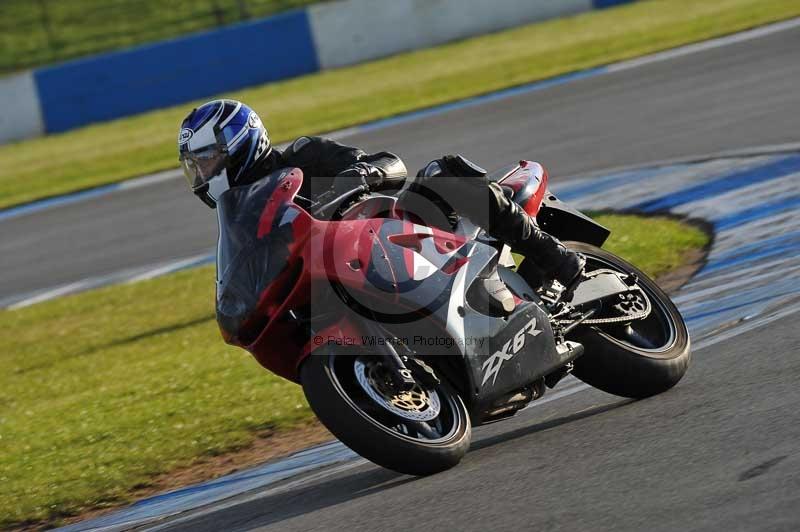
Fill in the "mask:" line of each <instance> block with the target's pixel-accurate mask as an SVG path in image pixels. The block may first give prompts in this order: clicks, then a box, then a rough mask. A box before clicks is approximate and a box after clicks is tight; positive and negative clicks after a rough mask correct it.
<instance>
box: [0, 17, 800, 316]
mask: <svg viewBox="0 0 800 532" xmlns="http://www.w3.org/2000/svg"><path fill="white" fill-rule="evenodd" d="M798 50H800V28H794V29H790V30H787V31H782V32H779V33H775V34H772V35H767V36H764V37H760V38H758V39H754V40H749V41H746V42H741V43H738V44H732V45H729V46H724V47H720V48H715V49H711V50H706V51H702V52H699V53H695V54H691V55H686V56H683V57H677V58H674V59H671V60H666V61H661V62H655V63H652V64H646V65H644V66H641V67H638V68H635V69H629V70H624V71H620V72H614V73H608V74H604V75H600V76H594V77H588V78H584V79H580V80H576V81H574V82H571V83H568V84H563V85H559V86H555V87H552V88H549V89H544V90H540V91H536V92H531V93H528V94H521V95H517V96H513V97H509V98H506V99H503V100H500V101H493V102H488V103H486V104H482V105H479V106H472V107H466V108H461V109H454V110H452V111H449V112H447V113H444V114H439V115H435V116H430V117H427V118H421V119H419V120H416V121H413V122H405V123H400V124H397V125H395V126H391V127H386V128H383V129H380V130H374V131H369V132H366V133H362V134H358V133H356V134H354V135H350V136H347V137H346V138H345V139H344V140H345V141H346V142H349V143H352V144H356V145H360V146H364V147H365V148H366V149H369V150H381V149H391V150H394V151H396V152H397V153H398V154H400V155H401V156H402V157H403V158H404V159H405V160H406V163H407V165H408V167H409V168H412V169H413V168H417V167H419V166H421V165H422V164H423V163H424V162H426V161H427V160H429V159H431V158H433V157H435V156H437V155H439V154H441V153H448V152H460V153H463V154H465V155H467V156H468V157H470V158H472V159H474V160H475V161H477V162H479V163H480V164H482V165H483V166H486V167H488V168H492V167H497V166H501V165H504V164H507V163H508V162H509V161H513V160H515V159H519V158H533V159H536V160H539V161H541V162H543V163H544V164H545V166H547V167H548V168H549V169H550V173H551V176H552V178H553V182H554V187H555V189H556V191H558V183H559V180H560V179H564V176H569V175H571V174H576V173H580V172H585V171H589V170H594V169H602V168H608V167H616V166H620V165H627V164H633V163H644V162H649V161H654V160H661V159H665V158H672V157H680V156H688V155H695V154H703V153H708V152H716V151H721V150H729V149H735V148H745V147H750V146H757V145H767V144H780V143H786V142H795V141H797V140H798V127H797V124H798V109H800V90H798V87H800V58H799V57H798V55H799V54H798ZM476 75H480V73H476ZM365 105H369V102H365ZM176 127H177V126H176ZM132 134H135V132H132ZM215 238H216V227H215V220H214V216H213V215H212V213H211V212H210V211H208V209H206V208H205V207H203V206H202V205H201V204H200V203H199V202H198V201H197V200H196V199H195V198H194V197H192V196H191V195H190V194H188V193H187V190H186V185H185V183H184V182H183V181H182V180H179V179H174V180H168V181H165V182H162V183H159V184H156V185H151V186H145V187H139V188H135V189H131V190H125V191H120V192H117V193H112V194H109V195H104V196H102V197H98V198H95V199H90V200H86V201H81V202H76V203H73V204H69V205H64V206H61V207H57V208H53V209H48V210H45V211H41V212H38V213H34V214H30V215H24V216H18V217H14V218H11V219H8V220H3V221H0V255H1V256H2V257H3V276H2V278H0V300H3V299H8V298H9V297H11V296H15V295H19V294H28V293H31V292H34V291H37V290H44V289H50V288H53V287H58V286H60V285H64V284H66V283H73V282H76V281H79V280H81V279H86V278H91V277H98V276H104V275H110V274H114V273H116V272H119V271H120V270H123V269H128V268H136V267H147V266H148V265H154V264H158V263H161V262H163V261H169V260H177V259H184V258H186V257H191V256H196V255H198V254H207V253H209V252H210V251H211V249H212V248H213V244H214V241H215Z"/></svg>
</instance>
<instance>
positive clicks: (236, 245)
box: [217, 169, 565, 408]
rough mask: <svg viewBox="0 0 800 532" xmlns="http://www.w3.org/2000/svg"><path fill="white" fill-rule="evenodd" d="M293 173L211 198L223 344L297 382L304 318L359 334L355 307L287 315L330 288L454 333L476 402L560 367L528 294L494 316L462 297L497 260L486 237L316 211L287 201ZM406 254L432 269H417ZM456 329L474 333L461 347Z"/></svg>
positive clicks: (308, 348)
mask: <svg viewBox="0 0 800 532" xmlns="http://www.w3.org/2000/svg"><path fill="white" fill-rule="evenodd" d="M513 173H514V172H511V174H513ZM511 174H509V175H511ZM302 179H303V176H302V172H301V171H300V170H299V169H289V170H282V171H279V172H276V173H273V174H271V175H269V176H267V177H265V178H263V179H261V180H259V181H258V182H256V183H254V184H252V185H249V186H244V187H235V188H233V189H231V190H229V191H227V192H225V193H224V194H222V196H221V197H220V200H219V202H218V209H219V214H218V215H219V219H220V226H221V230H220V242H219V253H218V255H219V256H218V265H217V267H218V271H219V272H220V274H219V279H218V285H217V318H218V323H219V325H220V328H221V330H222V333H223V337H224V338H225V339H226V341H228V342H229V343H231V344H234V345H238V346H240V347H243V348H245V349H247V350H248V351H250V352H251V353H252V354H253V355H254V356H255V358H256V359H257V360H258V361H259V363H261V364H262V365H263V366H265V367H267V368H268V369H270V370H271V371H273V372H274V373H276V374H278V375H281V376H283V377H285V378H287V379H290V380H293V381H297V378H298V377H297V368H298V367H299V364H300V363H301V362H302V360H303V359H304V357H305V356H307V355H308V354H310V353H311V352H312V351H313V350H314V349H315V348H317V347H319V344H313V345H312V343H311V336H312V327H313V331H314V332H315V333H317V332H319V331H326V332H327V333H328V334H331V335H334V337H336V335H345V334H347V335H351V337H356V336H357V335H358V334H359V332H361V333H363V331H364V329H363V328H362V327H360V319H359V318H362V319H363V317H364V316H363V315H362V316H358V315H355V314H354V313H353V312H350V310H351V309H345V310H346V312H345V311H340V312H339V314H338V315H337V314H336V313H335V312H334V313H329V315H327V316H325V315H324V314H325V313H324V312H323V313H322V314H323V319H324V320H327V321H324V320H323V321H322V323H321V325H319V326H318V325H312V324H311V323H310V322H309V321H308V320H307V319H306V320H305V321H304V320H303V319H302V316H301V318H300V319H298V318H297V317H296V316H295V315H294V311H295V310H299V311H302V310H303V309H306V310H308V309H309V308H310V306H311V305H312V304H314V305H318V304H321V303H323V302H324V301H325V300H326V298H328V297H329V296H330V294H332V293H334V291H335V290H333V289H332V287H334V286H336V287H339V288H338V289H337V290H347V291H350V292H352V293H353V294H356V295H358V296H359V297H362V298H364V299H363V301H365V302H367V303H371V304H373V307H376V308H378V309H380V308H385V309H387V310H388V311H391V312H385V313H384V314H387V315H389V314H393V315H395V317H396V315H397V314H398V313H399V314H400V315H401V318H402V319H400V320H395V322H397V321H399V322H401V323H402V322H404V320H405V321H406V322H408V323H411V326H412V327H413V326H414V324H417V327H419V325H418V324H419V323H421V322H420V321H419V320H420V319H422V317H426V319H425V320H424V321H425V324H426V326H428V327H432V328H433V329H435V330H438V331H439V334H440V335H441V336H443V337H447V338H451V339H453V340H454V341H455V342H462V343H461V344H458V349H457V350H456V352H455V355H456V356H457V357H458V358H459V359H460V360H462V361H463V366H464V369H465V371H464V373H465V374H464V375H462V376H461V379H462V380H463V381H464V382H463V385H464V387H465V388H467V389H468V391H469V393H468V394H466V396H465V399H466V400H468V401H470V402H472V403H474V404H476V405H479V408H480V405H483V406H487V407H488V406H489V405H491V403H492V402H493V401H495V400H496V399H497V398H499V397H501V396H503V395H506V394H508V393H509V392H512V391H515V390H517V389H519V388H521V387H524V386H526V385H528V384H530V383H531V382H532V381H534V380H535V379H538V378H540V377H542V376H544V375H546V374H547V373H549V372H551V371H552V370H553V369H555V368H557V367H558V366H559V365H563V363H564V362H565V361H561V360H559V354H558V352H557V351H556V349H555V345H554V340H553V332H552V330H551V329H550V326H549V322H548V320H547V315H546V313H545V311H544V310H543V308H542V307H541V306H540V304H539V302H538V300H536V299H533V298H532V299H530V300H522V299H520V298H519V297H518V298H517V305H516V308H515V309H514V311H513V312H511V313H510V315H508V316H507V317H506V319H502V318H497V317H492V316H487V315H485V314H482V313H480V312H478V311H477V310H476V309H474V308H472V306H471V305H470V304H469V303H468V301H467V299H466V293H467V291H468V289H469V288H470V286H471V285H472V283H474V282H475V280H476V279H478V278H479V276H480V275H486V273H487V272H489V271H491V270H492V269H493V268H496V267H497V261H498V258H499V252H498V249H497V248H498V246H497V242H495V241H493V240H491V239H483V240H481V239H473V237H474V236H475V234H474V232H472V233H469V232H465V231H461V232H458V231H456V232H455V233H448V232H445V231H441V230H438V229H433V228H427V227H421V226H414V224H412V223H411V222H409V221H406V220H400V219H391V218H361V217H360V216H357V217H356V218H357V219H354V220H345V221H340V222H331V221H324V220H317V219H314V218H313V217H312V216H311V215H310V214H309V213H308V212H307V211H305V210H304V209H303V208H301V207H300V206H299V205H298V204H297V203H295V202H294V197H295V195H296V194H297V191H298V190H299V188H300V186H301V184H302ZM539 184H540V185H542V183H541V182H540V183H539ZM540 188H541V187H540ZM519 190H521V191H525V190H526V189H525V188H524V187H523V188H520V189H519ZM382 201H385V200H382ZM415 254H417V255H420V256H422V257H424V258H425V260H426V261H427V262H428V263H429V264H430V265H432V266H433V268H431V269H430V271H429V272H425V274H422V273H421V272H420V264H421V262H420V261H419V257H416V256H415ZM333 297H335V296H333ZM378 305H382V307H381V306H378ZM336 308H339V309H341V308H342V305H341V304H340V305H339V307H336ZM398 310H399V311H400V312H398ZM301 313H302V312H301ZM404 313H406V314H408V316H403V314H404ZM406 317H413V318H414V319H413V320H411V321H408V320H406V319H405V318H406ZM386 324H387V327H390V328H394V327H395V326H396V325H397V323H393V322H392V320H387V321H386ZM528 329H529V330H528ZM520 331H522V333H520ZM533 331H536V333H535V334H534V333H533ZM520 334H522V337H521V338H522V340H520V336H519V335H520ZM465 337H471V338H477V339H480V338H484V339H485V341H484V342H483V343H480V344H479V343H477V342H476V343H472V344H465V343H463V339H464V338H465ZM515 338H516V341H515ZM509 341H511V342H512V343H511V344H509V343H508V342H509ZM509 345H511V346H512V347H513V348H509V347H508V346H509ZM517 348H518V349H517ZM509 349H511V350H509ZM445 353H446V354H454V352H453V351H452V350H450V351H446V352H445ZM420 354H422V355H425V353H420Z"/></svg>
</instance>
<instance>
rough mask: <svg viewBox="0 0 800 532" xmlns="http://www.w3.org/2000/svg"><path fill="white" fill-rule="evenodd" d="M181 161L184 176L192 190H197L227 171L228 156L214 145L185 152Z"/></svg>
mask: <svg viewBox="0 0 800 532" xmlns="http://www.w3.org/2000/svg"><path fill="white" fill-rule="evenodd" d="M180 160H181V168H182V169H183V175H184V176H186V180H187V181H188V182H189V186H191V187H192V190H196V189H197V188H199V187H201V186H203V185H205V184H206V183H208V181H209V180H210V179H211V178H212V177H215V176H217V175H219V174H220V173H221V172H222V170H224V169H225V166H226V164H227V162H228V154H227V153H226V152H225V151H223V150H221V149H220V148H219V147H218V146H217V145H212V146H207V147H205V148H203V149H200V150H195V151H190V152H185V153H183V154H181V158H180Z"/></svg>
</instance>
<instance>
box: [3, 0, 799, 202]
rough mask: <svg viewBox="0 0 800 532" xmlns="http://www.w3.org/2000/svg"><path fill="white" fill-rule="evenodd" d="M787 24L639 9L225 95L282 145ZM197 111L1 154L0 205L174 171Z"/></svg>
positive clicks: (715, 10) (689, 6)
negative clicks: (186, 123) (186, 126)
mask: <svg viewBox="0 0 800 532" xmlns="http://www.w3.org/2000/svg"><path fill="white" fill-rule="evenodd" d="M794 16H800V2H797V1H796V0H708V1H703V2H699V1H697V0H649V1H641V2H636V3H633V4H629V5H625V6H621V7H616V8H613V9H608V10H603V11H596V12H589V13H585V14H582V15H578V16H575V17H571V18H565V19H557V20H552V21H548V22H544V23H540V24H535V25H531V26H524V27H520V28H516V29H513V30H508V31H504V32H500V33H496V34H492V35H486V36H481V37H477V38H473V39H469V40H465V41H461V42H457V43H453V44H449V45H445V46H440V47H437V48H431V49H428V50H422V51H417V52H413V53H407V54H402V55H397V56H394V57H391V58H388V59H384V60H380V61H374V62H371V63H367V64H363V65H359V66H355V67H349V68H343V69H339V70H333V71H328V72H323V73H319V74H314V75H310V76H305V77H302V78H297V79H294V80H289V81H284V82H280V83H273V84H269V85H264V86H261V87H255V88H251V89H247V90H242V91H238V92H233V93H229V94H226V95H225V96H227V97H233V98H238V99H241V100H244V101H246V102H248V103H249V104H250V105H252V106H253V107H254V108H255V109H257V110H258V111H259V113H260V114H262V117H263V118H264V120H265V121H266V123H267V124H269V126H270V129H271V134H272V137H273V139H275V140H276V141H283V140H287V139H290V138H293V137H295V136H298V135H301V134H311V133H315V132H324V131H331V130H334V129H338V128H342V127H346V126H349V125H353V124H357V123H362V122H365V121H369V120H374V119H378V118H383V117H387V116H391V115H395V114H398V113H402V112H406V111H411V110H414V109H418V108H422V107H427V106H432V105H436V104H440V103H444V102H449V101H453V100H458V99H461V98H466V97H469V96H474V95H477V94H481V93H486V92H490V91H493V90H498V89H502V88H506V87H510V86H514V85H518V84H522V83H527V82H531V81H535V80H538V79H543V78H547V77H551V76H555V75H558V74H563V73H565V72H570V71H575V70H580V69H585V68H589V67H593V66H597V65H601V64H605V63H609V62H613V61H619V60H623V59H628V58H631V57H636V56H640V55H643V54H647V53H651V52H655V51H658V50H663V49H667V48H671V47H675V46H679V45H682V44H686V43H689V42H694V41H698V40H703V39H707V38H711V37H715V36H719V35H723V34H726V33H731V32H735V31H739V30H743V29H746V28H750V27H753V26H758V25H761V24H765V23H768V22H773V21H776V20H781V19H786V18H790V17H794ZM195 103H197V102H195ZM192 105H193V104H192V103H187V104H185V105H180V106H177V107H172V108H169V109H164V110H160V111H155V112H151V113H147V114H143V115H139V116H134V117H130V118H125V119H121V120H117V121H114V122H108V123H104V124H98V125H94V126H89V127H86V128H83V129H80V130H75V131H71V132H67V133H63V134H59V135H52V136H48V137H42V138H39V139H33V140H29V141H25V142H20V143H16V144H10V145H5V146H2V147H0V208H2V207H7V206H10V205H14V204H19V203H24V202H28V201H31V200H34V199H37V198H42V197H46V196H52V195H56V194H62V193H66V192H71V191H75V190H79V189H83V188H87V187H91V186H96V185H100V184H104V183H110V182H115V181H119V180H122V179H126V178H130V177H134V176H137V175H142V174H146V173H149V172H154V171H157V170H163V169H166V168H171V167H175V166H176V148H175V136H176V134H177V129H178V124H179V123H180V120H181V119H182V118H183V116H184V115H185V114H186V112H187V110H188V109H190V108H191V106H192Z"/></svg>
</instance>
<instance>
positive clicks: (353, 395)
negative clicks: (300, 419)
mask: <svg viewBox="0 0 800 532" xmlns="http://www.w3.org/2000/svg"><path fill="white" fill-rule="evenodd" d="M355 350H357V349H354V348H349V349H347V348H332V349H328V350H327V351H324V352H322V353H318V354H312V355H310V356H309V357H308V358H307V359H306V360H305V361H304V362H303V364H302V366H301V368H300V381H301V384H302V386H303V391H304V393H305V395H306V399H307V400H308V403H309V405H310V406H311V409H312V410H313V411H314V413H315V414H316V416H317V417H318V418H319V420H320V421H321V422H322V424H323V425H325V427H326V428H327V429H328V430H329V431H331V433H333V435H334V436H336V437H337V438H338V439H339V440H340V441H341V442H342V443H344V444H345V445H347V446H348V447H349V448H351V449H352V450H354V451H355V452H356V453H358V454H359V455H361V456H363V457H364V458H366V459H368V460H370V461H372V462H374V463H376V464H378V465H380V466H383V467H385V468H387V469H392V470H394V471H397V472H399V473H404V474H408V475H417V476H424V475H431V474H434V473H438V472H440V471H444V470H446V469H449V468H451V467H453V466H455V465H456V464H458V463H459V462H460V461H461V458H462V457H463V456H464V454H466V452H467V449H468V448H469V445H470V441H471V438H472V427H471V425H470V419H469V415H468V413H467V409H466V407H465V406H464V403H463V402H462V400H461V398H460V397H459V396H458V394H456V393H455V392H453V391H452V390H451V389H450V388H449V387H447V386H446V385H444V384H443V383H440V384H438V385H436V386H427V385H423V384H419V383H418V384H415V385H414V386H413V387H409V388H407V389H403V390H398V389H396V387H395V386H394V384H393V383H392V379H391V376H390V374H389V373H388V372H389V371H390V370H389V369H388V368H387V367H386V365H385V363H384V359H383V357H380V356H376V355H374V354H367V353H364V354H353V353H352V352H353V351H355ZM348 351H349V352H348Z"/></svg>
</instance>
